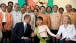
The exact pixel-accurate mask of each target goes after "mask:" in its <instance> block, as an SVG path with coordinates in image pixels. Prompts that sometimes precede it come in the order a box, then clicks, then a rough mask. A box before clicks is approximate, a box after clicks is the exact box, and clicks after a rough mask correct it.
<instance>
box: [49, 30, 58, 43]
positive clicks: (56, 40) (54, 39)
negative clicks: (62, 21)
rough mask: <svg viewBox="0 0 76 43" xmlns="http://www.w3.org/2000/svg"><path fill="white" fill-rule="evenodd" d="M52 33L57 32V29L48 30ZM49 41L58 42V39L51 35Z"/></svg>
mask: <svg viewBox="0 0 76 43" xmlns="http://www.w3.org/2000/svg"><path fill="white" fill-rule="evenodd" d="M50 31H51V32H52V33H53V34H57V32H58V30H50ZM50 42H52V43H59V40H58V39H56V38H55V37H52V36H51V39H50Z"/></svg>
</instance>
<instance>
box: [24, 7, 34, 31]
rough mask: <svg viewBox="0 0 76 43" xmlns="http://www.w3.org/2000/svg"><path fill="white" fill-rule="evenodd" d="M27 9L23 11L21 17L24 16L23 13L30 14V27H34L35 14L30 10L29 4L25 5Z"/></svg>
mask: <svg viewBox="0 0 76 43" xmlns="http://www.w3.org/2000/svg"><path fill="white" fill-rule="evenodd" d="M26 10H27V11H26V12H25V14H24V15H23V17H24V16H25V15H27V14H28V15H30V16H31V21H30V25H31V29H33V30H34V29H35V15H34V14H33V13H32V11H31V6H27V9H26Z"/></svg>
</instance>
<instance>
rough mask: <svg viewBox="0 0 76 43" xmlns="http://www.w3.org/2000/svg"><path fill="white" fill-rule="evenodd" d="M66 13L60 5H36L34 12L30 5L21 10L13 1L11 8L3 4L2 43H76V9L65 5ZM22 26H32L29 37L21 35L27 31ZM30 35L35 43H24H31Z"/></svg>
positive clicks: (0, 22)
mask: <svg viewBox="0 0 76 43" xmlns="http://www.w3.org/2000/svg"><path fill="white" fill-rule="evenodd" d="M65 9H66V12H64V8H63V7H60V8H59V7H58V5H54V6H53V7H51V6H47V7H45V6H38V5H36V6H34V7H33V9H31V6H29V5H27V4H23V6H22V7H21V8H20V5H19V4H18V3H15V4H14V3H13V2H12V1H9V2H8V5H6V4H5V3H2V4H0V41H1V43H76V9H75V8H72V5H70V4H67V5H65ZM30 18H31V19H30ZM29 21H30V22H29ZM21 22H23V23H24V22H26V23H24V24H30V26H29V25H27V27H28V28H29V27H30V28H31V29H28V30H29V31H28V30H27V29H26V30H27V31H28V32H26V33H27V34H26V35H22V34H23V33H22V31H20V29H23V28H22V24H21V25H20V23H21ZM17 23H18V24H17ZM16 24H17V25H16ZM24 28H25V27H24ZM37 28H38V30H37ZM18 29H19V30H18ZM37 31H38V32H37ZM37 33H39V36H38V34H37ZM47 33H48V34H49V35H48V34H47ZM28 34H30V36H31V37H32V38H31V42H28V41H24V39H25V40H27V39H28V38H27V37H29V35H28ZM36 34H37V35H36ZM21 36H22V38H20V37H21ZM23 36H24V37H23ZM25 36H27V37H25ZM48 36H50V39H49V41H47V40H48V39H47V38H48ZM15 38H16V39H15ZM14 39H15V40H14ZM19 39H20V40H19ZM21 39H22V40H21ZM10 40H12V41H10ZM42 40H43V41H42ZM13 41H15V42H13Z"/></svg>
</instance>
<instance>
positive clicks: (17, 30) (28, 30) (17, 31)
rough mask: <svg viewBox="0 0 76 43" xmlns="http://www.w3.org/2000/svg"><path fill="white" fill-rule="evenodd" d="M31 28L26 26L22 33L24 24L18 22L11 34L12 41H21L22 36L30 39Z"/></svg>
mask: <svg viewBox="0 0 76 43" xmlns="http://www.w3.org/2000/svg"><path fill="white" fill-rule="evenodd" d="M31 32H32V30H31V26H30V25H29V24H27V28H26V30H25V33H24V23H23V22H20V23H17V24H16V25H15V27H14V29H13V34H12V39H21V38H22V37H23V36H24V37H29V38H30V37H31Z"/></svg>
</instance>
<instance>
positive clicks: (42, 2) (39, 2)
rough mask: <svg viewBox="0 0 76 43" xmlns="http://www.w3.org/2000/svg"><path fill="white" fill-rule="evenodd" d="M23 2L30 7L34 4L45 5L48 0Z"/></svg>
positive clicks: (26, 0) (27, 0)
mask: <svg viewBox="0 0 76 43" xmlns="http://www.w3.org/2000/svg"><path fill="white" fill-rule="evenodd" d="M25 2H26V3H27V4H28V5H30V6H31V8H32V9H33V7H35V5H39V6H45V7H47V4H48V0H25Z"/></svg>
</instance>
